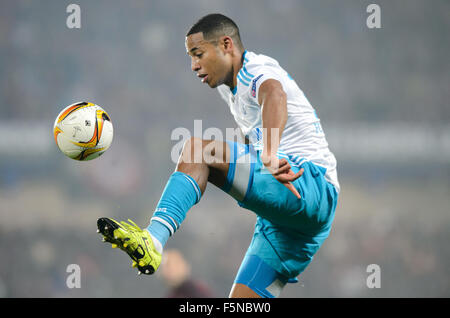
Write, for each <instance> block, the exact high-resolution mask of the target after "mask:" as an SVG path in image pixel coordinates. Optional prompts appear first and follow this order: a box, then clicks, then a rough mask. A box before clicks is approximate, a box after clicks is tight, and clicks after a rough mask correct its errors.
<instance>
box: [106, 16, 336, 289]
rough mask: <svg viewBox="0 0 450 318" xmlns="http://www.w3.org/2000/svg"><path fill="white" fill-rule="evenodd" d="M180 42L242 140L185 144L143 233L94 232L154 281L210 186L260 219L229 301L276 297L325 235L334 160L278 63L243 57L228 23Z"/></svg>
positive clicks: (110, 224) (219, 21) (211, 21)
mask: <svg viewBox="0 0 450 318" xmlns="http://www.w3.org/2000/svg"><path fill="white" fill-rule="evenodd" d="M185 45H186V51H187V54H188V55H189V56H190V58H191V68H192V71H194V72H195V73H196V74H197V76H198V77H199V78H200V79H201V81H202V82H203V83H206V84H208V86H209V87H211V88H217V90H218V92H219V93H220V95H221V97H222V98H223V99H224V100H225V101H226V103H227V104H228V106H229V107H230V111H231V113H232V114H233V116H234V118H235V120H236V122H237V124H238V126H239V128H240V129H241V131H242V132H243V135H244V136H245V137H246V140H247V143H238V142H235V141H230V140H228V141H225V142H223V141H217V140H202V139H199V138H191V139H189V140H188V141H187V142H186V143H185V144H184V148H183V150H182V152H181V155H180V158H179V161H178V164H177V166H176V169H175V172H174V173H173V174H172V175H171V176H170V178H169V180H168V182H167V184H166V187H165V189H164V191H163V193H162V196H161V198H160V201H159V203H158V205H157V207H156V210H155V212H154V214H153V217H152V218H151V222H150V225H149V226H148V227H147V228H146V229H144V230H142V229H140V228H139V227H138V226H137V225H136V224H135V223H133V222H132V221H130V222H131V223H132V224H129V223H126V222H117V221H115V220H112V219H109V218H100V219H99V220H98V221H97V225H98V230H99V232H101V234H102V235H103V236H104V240H106V241H108V242H110V243H112V244H113V247H120V248H121V249H122V250H124V251H125V252H127V254H128V255H129V256H130V257H131V258H132V259H133V264H132V266H133V267H137V268H138V270H139V273H144V274H152V273H153V272H154V271H155V270H157V268H158V266H159V264H160V262H161V254H162V252H163V247H164V245H165V243H166V241H167V239H168V238H169V237H170V236H172V235H173V234H174V233H175V231H176V230H177V229H178V228H179V227H180V225H181V223H182V222H183V220H184V219H185V217H186V213H187V211H188V210H189V209H190V208H191V207H192V206H194V205H195V204H196V203H198V202H199V201H200V198H201V197H202V195H203V193H204V191H205V188H206V185H207V183H208V182H210V183H212V184H214V185H216V186H217V187H219V188H221V189H222V190H223V191H224V192H226V193H228V194H229V195H231V196H232V197H233V198H235V199H236V200H237V202H238V204H239V205H240V206H241V207H243V208H246V209H249V210H251V211H253V212H254V213H255V214H256V215H257V221H256V225H255V231H254V234H253V238H252V241H251V243H250V246H249V247H248V250H247V252H246V254H245V257H244V259H243V261H242V263H241V266H240V268H239V271H238V273H237V275H236V278H235V282H234V284H233V286H232V288H231V292H230V297H278V296H279V295H280V292H281V290H282V288H283V287H284V286H285V284H286V283H288V282H296V281H297V279H296V277H297V276H298V275H299V274H300V273H301V272H303V271H304V269H305V268H306V266H308V264H309V263H310V262H311V260H312V259H313V256H314V254H315V253H316V252H317V250H318V249H319V248H320V246H321V245H322V243H323V242H324V241H325V239H326V238H327V237H328V235H329V232H330V230H331V225H332V222H333V219H334V213H335V208H336V204H337V199H338V193H339V183H338V179H337V172H336V159H335V157H334V155H333V154H332V153H331V152H330V150H329V148H328V143H327V141H326V139H325V135H324V132H323V130H322V128H321V125H320V120H319V118H318V117H317V115H316V112H315V110H314V108H313V107H312V106H311V104H310V103H309V102H308V100H307V98H306V97H305V95H304V94H303V92H302V91H301V90H300V88H299V87H298V86H297V84H296V82H295V80H294V79H293V78H292V77H291V76H290V75H289V74H288V73H287V72H286V71H285V70H284V69H283V68H282V67H281V66H280V65H279V64H278V62H277V61H276V60H274V59H272V58H270V57H268V56H265V55H261V54H256V53H253V52H250V51H248V50H246V49H245V48H244V46H243V44H242V42H241V39H240V34H239V29H238V27H237V25H236V24H235V23H234V22H233V21H232V20H231V19H229V18H228V17H226V16H224V15H221V14H210V15H207V16H204V17H203V18H201V19H200V20H199V21H198V22H196V23H195V24H194V25H193V26H192V27H191V29H190V30H189V32H188V33H187V35H186V42H185ZM196 153H197V155H195V154H196ZM198 154H200V155H198ZM193 157H195V158H193ZM199 230H201V229H199Z"/></svg>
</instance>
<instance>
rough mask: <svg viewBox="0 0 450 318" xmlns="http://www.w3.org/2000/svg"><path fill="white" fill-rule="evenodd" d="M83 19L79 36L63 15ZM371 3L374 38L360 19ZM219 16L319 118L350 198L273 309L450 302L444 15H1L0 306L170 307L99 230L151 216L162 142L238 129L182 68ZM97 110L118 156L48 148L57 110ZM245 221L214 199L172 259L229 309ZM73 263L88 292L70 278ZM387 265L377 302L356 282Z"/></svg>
mask: <svg viewBox="0 0 450 318" xmlns="http://www.w3.org/2000/svg"><path fill="white" fill-rule="evenodd" d="M70 3H76V4H79V5H80V6H81V29H68V28H67V26H66V18H67V16H68V15H69V14H68V13H66V7H67V6H68V5H69V4H70ZM370 3H377V4H379V5H380V6H381V24H382V28H381V29H368V28H367V26H366V18H367V16H368V15H369V14H368V13H367V12H366V8H367V6H368V5H369V4H370ZM211 12H221V13H224V14H226V15H229V16H230V17H231V18H233V19H234V20H235V21H236V23H237V24H238V25H239V27H240V29H241V35H242V39H243V42H244V45H245V46H246V48H247V49H248V50H251V51H255V52H259V53H264V54H267V55H269V56H272V57H274V58H276V59H278V60H279V61H280V63H281V65H282V66H283V67H284V68H285V69H287V70H289V72H290V74H291V75H292V76H293V77H294V79H295V80H297V82H298V83H299V85H300V87H301V88H302V89H303V90H304V92H305V94H306V96H307V97H308V98H309V100H310V101H311V103H312V104H313V105H314V106H315V107H316V110H317V113H318V115H319V117H320V118H321V119H322V125H323V127H324V130H325V133H326V135H327V139H328V141H329V144H330V147H331V150H332V151H333V152H334V153H335V154H336V157H337V159H338V172H339V178H340V182H341V187H342V192H341V198H340V202H339V205H338V208H337V212H336V219H335V223H334V227H333V230H332V233H331V235H330V237H329V239H328V240H327V241H326V243H325V244H324V246H323V247H322V249H321V250H320V251H319V253H318V254H317V255H316V257H315V259H314V260H313V262H312V264H311V265H310V266H309V267H308V268H307V270H306V271H305V272H304V273H303V274H302V275H301V276H300V283H299V284H293V285H288V286H287V288H286V289H285V290H284V292H283V294H282V296H283V297H448V296H450V279H449V278H450V277H449V268H450V249H449V248H448V242H449V241H450V230H449V228H450V213H449V212H450V211H449V207H450V127H449V121H450V107H449V98H450V95H449V83H450V81H449V76H450V75H449V74H450V72H449V60H448V57H449V56H450V50H449V41H448V34H449V33H450V22H449V21H450V3H449V2H448V1H437V0H435V1H416V0H414V1H408V2H406V1H380V0H377V1H370V2H369V1H349V0H346V1H339V2H337V1H331V0H321V1H313V0H307V1H294V0H289V1H288V0H280V1H271V0H264V1H256V0H253V1H200V0H191V1H182V0H170V1H81V0H79V1H1V2H0V70H1V71H0V136H1V137H0V297H164V295H166V293H167V292H168V286H167V285H166V283H165V282H164V281H163V279H162V278H161V277H160V276H158V275H156V276H154V277H143V276H141V277H138V276H136V275H135V270H132V269H131V267H130V260H129V259H128V257H127V256H126V255H125V254H123V253H121V252H118V251H116V250H112V249H111V248H110V247H109V246H106V245H104V243H102V242H101V240H100V237H99V235H98V234H97V233H96V219H97V218H98V217H100V216H109V217H116V218H120V219H126V218H131V219H133V220H134V221H136V222H137V223H138V224H139V225H141V226H146V225H147V224H148V221H149V218H150V216H151V215H152V213H153V209H154V207H155V205H156V202H157V200H158V199H159V196H160V194H161V191H162V189H163V187H164V185H165V182H166V180H167V178H168V176H169V175H170V173H171V172H172V171H173V169H174V166H175V164H174V163H173V162H172V161H171V160H170V153H171V149H172V147H173V146H174V145H175V143H176V142H177V141H173V140H171V139H170V135H171V132H172V131H173V130H174V129H175V128H177V127H185V128H187V129H189V130H190V131H191V132H193V123H194V120H196V119H201V120H202V121H203V129H206V128H208V127H218V128H221V129H223V130H225V128H226V127H235V124H234V121H233V118H232V117H231V115H230V114H229V111H228V109H227V106H226V105H225V103H223V102H222V100H221V99H220V98H219V96H218V94H217V93H216V92H215V91H214V90H210V89H207V88H206V87H205V86H204V85H202V84H201V83H200V81H199V80H198V79H197V78H196V77H195V76H194V74H193V73H192V71H191V70H190V60H189V58H188V57H187V56H186V53H185V47H184V35H185V32H186V30H187V29H188V28H189V26H190V25H191V24H192V23H193V22H194V21H195V20H196V19H198V18H199V17H201V16H203V15H204V14H207V13H211ZM82 100H86V101H91V102H94V103H97V104H99V105H102V106H104V107H105V109H106V110H107V111H108V112H109V114H110V115H111V117H112V120H113V124H114V129H115V136H114V141H113V144H112V147H111V148H110V150H108V151H107V152H106V154H104V155H103V156H102V157H100V158H99V159H97V160H94V161H91V162H82V163H79V162H75V161H73V160H70V159H68V158H66V157H64V156H63V155H62V154H61V153H60V152H59V151H58V150H57V148H56V146H55V144H54V141H53V136H52V126H53V122H54V118H55V116H56V115H57V114H58V112H59V111H60V110H61V109H62V108H63V107H64V106H66V105H68V104H71V103H74V102H77V101H82ZM254 222H255V217H254V215H252V214H251V213H250V212H247V211H245V210H243V209H241V208H239V207H238V206H237V204H236V203H235V202H234V201H233V200H232V199H231V198H229V197H227V196H225V195H223V194H222V193H221V191H219V190H218V189H216V188H214V187H213V186H209V187H208V188H207V192H206V195H205V196H204V197H203V199H202V201H201V202H200V203H199V204H198V205H197V206H195V208H194V209H193V210H191V211H190V212H189V213H188V216H187V218H186V221H185V222H184V223H183V226H182V227H181V229H180V230H179V231H178V232H177V234H176V235H175V237H174V238H172V239H170V240H169V243H168V245H167V247H168V248H177V249H180V250H181V251H182V252H183V254H184V256H185V258H186V259H187V261H188V262H190V263H191V265H192V276H193V277H194V278H196V279H199V280H202V281H203V282H204V283H205V284H207V285H208V286H209V287H211V288H212V289H213V290H214V292H215V295H216V296H218V297H226V296H227V295H228V292H229V289H230V287H231V284H232V282H233V279H234V275H235V273H236V271H237V269H238V267H239V264H240V261H241V259H242V256H243V254H244V252H245V250H246V248H247V246H248V244H249V242H250V239H251V234H252V232H253V225H254ZM69 264H79V265H80V268H81V288H80V289H68V288H67V286H66V278H67V276H68V275H69V274H68V273H66V268H67V266H68V265H69ZM369 264H378V265H379V266H380V268H381V288H379V289H369V288H367V286H366V278H367V276H368V275H369V274H368V273H367V272H366V268H367V266H368V265H369Z"/></svg>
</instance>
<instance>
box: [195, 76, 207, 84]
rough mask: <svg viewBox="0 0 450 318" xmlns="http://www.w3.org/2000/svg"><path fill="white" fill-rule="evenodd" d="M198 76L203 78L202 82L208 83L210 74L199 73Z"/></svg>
mask: <svg viewBox="0 0 450 318" xmlns="http://www.w3.org/2000/svg"><path fill="white" fill-rule="evenodd" d="M197 76H198V77H200V78H201V80H202V83H206V81H207V79H208V74H197Z"/></svg>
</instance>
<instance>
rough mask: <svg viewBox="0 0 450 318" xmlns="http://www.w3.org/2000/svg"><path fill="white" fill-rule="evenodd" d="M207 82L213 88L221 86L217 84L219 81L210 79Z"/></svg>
mask: <svg viewBox="0 0 450 318" xmlns="http://www.w3.org/2000/svg"><path fill="white" fill-rule="evenodd" d="M207 84H208V86H209V87H211V88H216V87H217V86H219V85H217V82H213V81H208V82H207Z"/></svg>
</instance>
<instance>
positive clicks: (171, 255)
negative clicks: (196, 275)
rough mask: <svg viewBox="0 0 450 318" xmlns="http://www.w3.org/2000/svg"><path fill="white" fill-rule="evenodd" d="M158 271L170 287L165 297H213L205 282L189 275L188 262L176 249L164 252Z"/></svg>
mask: <svg viewBox="0 0 450 318" xmlns="http://www.w3.org/2000/svg"><path fill="white" fill-rule="evenodd" d="M160 271H161V275H162V277H163V278H164V280H165V281H166V283H167V284H168V285H169V288H170V290H169V292H168V294H167V295H166V297H167V298H206V297H214V295H213V292H212V291H211V289H210V288H209V287H208V286H207V285H206V284H205V283H203V282H201V281H199V280H196V279H193V278H192V277H191V266H190V264H188V263H187V261H186V260H185V259H184V257H183V255H182V254H181V253H180V251H178V250H176V249H171V250H167V251H165V252H164V254H163V260H162V264H161V268H160Z"/></svg>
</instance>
